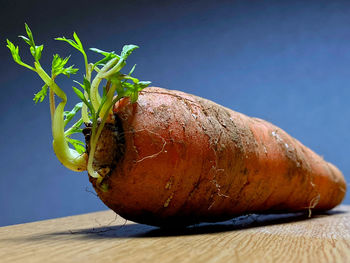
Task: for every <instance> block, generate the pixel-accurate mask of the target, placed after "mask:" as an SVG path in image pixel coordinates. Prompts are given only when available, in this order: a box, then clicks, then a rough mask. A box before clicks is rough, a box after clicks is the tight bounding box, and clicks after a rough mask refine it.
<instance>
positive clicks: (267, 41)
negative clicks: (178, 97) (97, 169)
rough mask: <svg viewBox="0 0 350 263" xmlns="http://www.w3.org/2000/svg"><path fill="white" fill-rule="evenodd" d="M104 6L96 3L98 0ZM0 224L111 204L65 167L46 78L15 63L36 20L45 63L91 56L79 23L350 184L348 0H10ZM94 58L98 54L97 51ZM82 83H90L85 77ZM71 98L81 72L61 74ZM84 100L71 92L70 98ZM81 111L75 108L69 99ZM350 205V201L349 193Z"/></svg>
mask: <svg viewBox="0 0 350 263" xmlns="http://www.w3.org/2000/svg"><path fill="white" fill-rule="evenodd" d="M92 3H94V4H92ZM1 5H2V6H1V11H0V12H1V14H0V38H1V39H0V41H1V46H0V58H1V63H0V74H1V76H0V77H1V78H0V89H1V96H0V100H1V103H0V110H1V114H0V125H1V136H0V145H1V146H0V167H1V173H0V211H1V212H0V226H3V225H10V224H17V223H23V222H29V221H34V220H41V219H47V218H54V217H61V216H66V215H73V214H79V213H85V212H90V211H97V210H102V209H106V207H105V206H104V205H103V204H102V202H101V201H100V200H99V199H98V198H97V197H96V196H95V195H94V194H93V193H91V192H90V191H93V189H92V187H91V186H90V184H89V182H88V177H87V174H86V173H75V172H71V171H69V170H67V169H66V168H64V167H62V165H61V164H60V163H59V162H58V161H57V160H56V158H55V156H54V154H53V151H52V148H51V140H52V139H51V130H50V116H49V107H48V104H47V102H46V101H45V102H43V103H42V104H38V105H34V103H33V102H32V98H33V94H34V93H35V92H37V91H38V90H39V89H40V87H41V86H42V82H41V80H40V79H39V77H37V76H36V75H35V74H34V73H33V72H31V71H29V70H27V69H25V68H22V67H20V66H18V65H17V64H15V63H14V62H13V61H12V58H11V57H10V54H9V51H8V50H7V48H6V47H5V40H6V38H9V39H11V40H12V41H14V42H15V43H16V44H17V45H18V44H19V45H20V51H21V54H22V57H23V60H24V61H27V62H31V61H32V58H31V57H30V55H29V53H28V49H27V47H26V46H25V44H23V42H22V41H21V40H19V39H18V38H17V35H19V34H24V33H25V31H24V22H27V23H28V24H29V25H30V27H31V29H32V31H33V33H34V37H35V40H36V42H37V44H41V43H43V44H44V45H45V48H44V52H43V59H42V64H43V65H44V66H45V67H46V69H47V70H48V71H49V70H50V62H51V59H52V54H54V53H55V52H58V53H59V54H60V55H62V56H67V55H69V54H72V57H71V63H74V64H76V65H78V66H80V67H82V66H83V64H82V62H83V61H82V57H81V56H80V54H78V53H77V52H75V51H74V50H72V49H71V48H70V47H68V46H67V45H65V44H64V43H62V42H58V41H54V40H53V38H54V37H58V36H62V35H64V36H66V37H71V36H72V32H73V31H76V32H77V33H78V35H79V37H80V38H81V40H82V41H83V44H84V45H85V47H98V48H100V49H103V50H116V51H117V52H118V53H119V51H120V49H121V47H122V46H123V45H124V44H130V43H133V44H137V45H139V46H140V47H141V48H140V49H139V50H137V51H135V53H134V54H133V55H132V56H131V57H130V59H129V61H128V63H129V64H128V66H129V67H131V66H132V65H133V64H134V63H137V68H136V71H135V73H134V75H135V76H137V77H139V78H140V79H143V80H150V81H152V82H153V84H154V85H156V86H161V87H164V88H168V89H178V90H182V91H185V92H189V93H194V94H196V95H199V96H202V97H205V98H208V99H211V100H214V101H215V102H217V103H219V104H222V105H224V106H227V107H229V108H232V109H234V110H236V111H240V112H243V113H245V114H247V115H250V116H256V117H259V118H263V119H266V120H268V121H270V122H272V123H274V124H276V125H277V126H279V127H281V128H282V129H284V130H285V131H287V132H288V133H289V134H291V135H292V136H294V137H296V138H297V139H299V140H300V141H302V142H303V143H304V144H305V145H306V146H308V147H310V148H311V149H313V150H314V151H316V152H317V153H319V154H320V155H322V156H324V158H325V159H326V160H328V161H330V162H332V163H334V164H335V165H337V166H338V167H339V168H340V169H341V170H342V171H343V173H344V175H345V176H346V178H347V181H348V182H350V176H349V174H350V163H349V161H348V156H349V147H350V140H349V135H348V133H349V128H350V118H349V115H350V106H349V97H350V89H349V86H350V74H349V73H350V2H349V1H325V0H320V1H267V0H266V1H261V0H260V1H205V0H202V1H182V0H177V1H164V0H162V1H141V0H133V1H103V0H99V1H95V2H91V4H89V2H88V1H59V2H58V1H52V2H51V3H50V1H23V2H22V1H1ZM89 56H90V58H91V60H92V61H94V60H95V59H97V57H96V56H95V54H91V53H89ZM72 79H78V80H81V77H80V75H77V76H74V77H73V78H72ZM58 82H59V84H60V85H61V87H64V89H65V91H66V92H67V93H69V94H71V98H74V99H75V95H73V94H72V92H71V88H70V87H71V85H72V82H71V80H66V79H64V78H62V79H59V80H58ZM75 103H76V101H74V100H71V101H70V105H73V104H75ZM69 108H70V106H69ZM344 203H346V204H350V197H349V195H348V196H347V198H346V199H345V201H344Z"/></svg>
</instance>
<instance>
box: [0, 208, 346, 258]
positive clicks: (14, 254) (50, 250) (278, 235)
mask: <svg viewBox="0 0 350 263" xmlns="http://www.w3.org/2000/svg"><path fill="white" fill-rule="evenodd" d="M0 262H84V263H87V262H104V263H105V262H126V263H127V262H217V263H220V262H350V206H339V207H337V208H336V209H334V210H332V211H330V212H328V213H324V214H318V215H313V216H312V218H308V215H305V214H280V215H247V216H242V217H238V218H235V219H233V220H230V221H226V222H222V223H217V224H201V225H197V226H192V227H189V228H186V229H182V230H180V229H178V230H164V229H158V228H155V227H151V226H146V225H141V224H135V223H133V222H125V220H124V219H122V218H121V217H119V216H116V215H115V214H114V213H113V212H112V211H103V212H97V213H91V214H85V215H79V216H71V217H65V218H58V219H52V220H46V221H39V222H34V223H28V224H21V225H14V226H7V227H2V228H0Z"/></svg>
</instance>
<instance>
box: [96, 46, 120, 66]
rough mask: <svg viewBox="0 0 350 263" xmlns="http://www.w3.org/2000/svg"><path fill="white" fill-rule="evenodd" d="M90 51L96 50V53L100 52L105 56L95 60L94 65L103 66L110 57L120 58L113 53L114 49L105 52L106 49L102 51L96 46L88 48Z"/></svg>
mask: <svg viewBox="0 0 350 263" xmlns="http://www.w3.org/2000/svg"><path fill="white" fill-rule="evenodd" d="M90 50H91V51H93V52H96V53H98V54H101V55H103V56H105V57H104V58H103V59H101V60H99V61H97V62H96V63H95V64H94V67H95V66H100V65H101V66H104V65H105V64H106V63H107V62H108V61H110V60H111V59H113V58H118V59H119V58H120V57H119V56H118V55H117V54H115V53H114V51H111V52H107V51H103V50H101V49H98V48H90Z"/></svg>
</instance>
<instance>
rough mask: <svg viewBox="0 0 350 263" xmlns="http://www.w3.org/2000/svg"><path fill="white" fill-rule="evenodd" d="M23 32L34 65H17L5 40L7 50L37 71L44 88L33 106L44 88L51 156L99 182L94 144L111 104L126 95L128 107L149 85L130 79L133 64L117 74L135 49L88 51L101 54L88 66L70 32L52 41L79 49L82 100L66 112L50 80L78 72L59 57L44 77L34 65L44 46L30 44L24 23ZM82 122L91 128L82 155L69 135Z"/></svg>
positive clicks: (79, 145) (41, 93) (77, 130)
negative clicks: (50, 139)
mask: <svg viewBox="0 0 350 263" xmlns="http://www.w3.org/2000/svg"><path fill="white" fill-rule="evenodd" d="M25 29H26V33H27V36H19V37H20V38H21V39H23V40H24V41H25V42H26V43H27V44H28V45H29V49H30V53H31V54H32V56H33V58H34V66H30V65H28V64H26V63H24V62H23V61H22V59H21V57H20V55H19V48H18V46H15V45H14V44H13V43H12V42H11V41H10V40H8V39H7V47H8V48H9V49H10V51H11V54H12V57H13V60H14V61H15V62H16V63H18V64H19V65H21V66H23V67H26V68H28V69H30V70H32V71H34V72H36V73H37V74H38V75H39V76H40V78H41V79H42V80H43V81H44V86H43V87H42V88H41V90H40V91H39V92H38V93H36V94H35V96H34V99H33V100H34V102H35V103H38V102H42V101H43V100H44V99H45V97H46V96H47V94H48V90H49V102H50V112H51V125H52V136H53V143H52V144H53V149H54V151H55V154H56V156H57V158H58V159H59V161H60V162H61V163H62V164H63V165H64V166H66V167H67V168H69V169H71V170H73V171H84V170H87V171H88V173H89V175H90V176H92V177H94V178H97V181H98V182H101V181H102V179H103V178H102V176H101V175H100V174H99V173H98V172H97V171H95V170H94V169H93V165H92V164H93V160H94V154H95V150H96V144H97V142H98V139H99V136H100V134H101V132H102V130H103V127H104V125H105V123H106V121H107V119H108V116H110V114H112V108H113V105H114V104H115V103H116V102H117V101H118V100H120V99H121V98H124V97H129V98H130V100H131V102H132V103H134V102H136V101H137V99H138V94H139V92H140V91H141V90H142V89H144V88H145V87H147V86H148V85H149V84H150V82H149V81H139V80H138V79H137V78H134V77H132V76H131V74H132V73H133V71H134V69H135V66H134V67H133V68H132V69H131V71H130V72H129V73H128V74H122V73H121V72H120V71H121V69H122V68H123V67H124V66H125V65H126V59H127V58H128V57H129V55H130V54H131V53H132V52H133V51H134V50H135V49H137V48H138V46H135V45H125V46H124V47H123V49H122V51H121V53H120V55H117V54H115V52H114V51H112V52H106V51H102V50H100V49H97V48H90V50H91V51H93V52H96V53H98V54H100V55H102V56H103V58H102V59H101V60H99V61H97V62H95V63H89V62H88V58H87V55H86V52H85V50H84V47H83V45H82V43H81V41H80V39H79V37H78V35H77V34H76V33H75V32H74V33H73V38H74V40H72V39H67V38H65V37H59V38H56V40H59V41H64V42H67V43H68V44H70V45H71V46H72V47H74V48H75V49H77V50H78V51H80V52H81V53H82V55H83V57H84V62H85V74H84V76H83V81H82V83H80V82H78V81H75V83H77V84H78V87H73V90H74V92H75V93H76V95H77V96H78V98H79V99H80V100H81V101H80V102H79V103H77V104H76V105H75V106H74V108H73V109H72V110H71V111H65V106H66V103H67V95H66V93H65V92H64V91H63V90H62V89H61V88H60V87H59V86H58V85H57V83H56V82H55V80H56V77H58V76H59V75H65V76H67V77H70V76H71V75H73V74H76V73H77V71H78V68H75V67H74V65H71V66H67V63H68V61H69V59H70V56H68V57H65V58H63V57H61V56H59V55H58V54H55V55H54V56H53V59H52V66H51V75H49V74H48V73H47V72H46V71H45V70H44V69H43V68H42V66H41V65H40V62H39V60H40V58H41V54H42V51H43V48H44V46H43V45H39V46H37V45H35V42H34V37H33V34H32V31H31V30H30V28H29V26H28V25H27V24H25ZM93 75H94V76H93ZM103 81H104V82H106V85H105V86H104V87H103V93H102V94H101V93H100V90H99V87H100V85H101V83H103ZM56 97H58V98H59V99H60V102H59V103H58V104H57V105H56V103H55V98H56ZM79 112H80V114H81V117H80V118H79V120H78V121H76V122H75V123H74V124H73V125H72V126H71V127H70V128H66V126H67V125H68V123H70V122H71V121H72V119H73V117H75V116H77V114H78V113H79ZM84 123H85V124H86V125H87V124H89V125H91V127H92V133H91V138H90V151H89V155H87V153H86V150H85V143H83V142H82V141H79V140H76V139H73V138H72V137H71V136H72V135H73V134H76V133H80V132H81V131H82V125H83V124H84ZM70 146H72V147H73V148H72V147H70Z"/></svg>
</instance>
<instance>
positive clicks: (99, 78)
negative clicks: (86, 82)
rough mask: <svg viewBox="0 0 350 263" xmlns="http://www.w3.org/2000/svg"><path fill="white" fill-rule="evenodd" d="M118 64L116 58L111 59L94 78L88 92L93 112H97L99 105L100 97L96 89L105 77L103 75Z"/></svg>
mask: <svg viewBox="0 0 350 263" xmlns="http://www.w3.org/2000/svg"><path fill="white" fill-rule="evenodd" d="M115 63H117V64H119V62H118V58H113V59H111V60H110V61H109V62H108V63H107V64H106V65H105V66H103V67H102V69H101V70H100V71H99V72H98V73H97V75H96V77H95V78H94V80H93V81H92V83H91V90H90V95H91V103H92V106H93V107H94V109H95V111H97V110H98V108H99V107H100V104H101V96H100V94H99V92H98V87H99V85H100V83H101V81H102V79H103V78H104V77H105V73H106V72H107V71H108V70H109V69H110V68H111V67H113V65H114V64H115Z"/></svg>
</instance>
